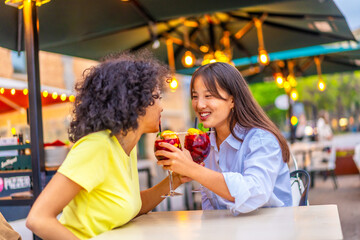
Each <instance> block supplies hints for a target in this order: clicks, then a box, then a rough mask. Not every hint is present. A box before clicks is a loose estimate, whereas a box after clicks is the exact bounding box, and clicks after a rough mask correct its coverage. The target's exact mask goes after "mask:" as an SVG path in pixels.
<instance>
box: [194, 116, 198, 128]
mask: <svg viewBox="0 0 360 240" xmlns="http://www.w3.org/2000/svg"><path fill="white" fill-rule="evenodd" d="M197 120H198V119H197V117H195V124H194V128H197Z"/></svg>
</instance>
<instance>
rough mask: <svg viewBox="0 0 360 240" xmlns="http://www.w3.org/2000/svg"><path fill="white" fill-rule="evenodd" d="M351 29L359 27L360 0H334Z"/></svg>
mask: <svg viewBox="0 0 360 240" xmlns="http://www.w3.org/2000/svg"><path fill="white" fill-rule="evenodd" d="M334 2H335V3H336V5H337V6H338V8H339V9H340V11H341V12H342V14H343V15H344V16H345V18H346V21H347V22H348V24H349V27H350V29H351V30H356V29H359V28H360V0H334Z"/></svg>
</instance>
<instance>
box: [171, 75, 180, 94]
mask: <svg viewBox="0 0 360 240" xmlns="http://www.w3.org/2000/svg"><path fill="white" fill-rule="evenodd" d="M169 86H170V89H171V91H172V92H175V90H176V89H177V88H178V86H179V83H178V81H177V79H176V78H175V77H173V78H172V79H171V81H170V83H169Z"/></svg>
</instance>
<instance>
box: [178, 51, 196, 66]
mask: <svg viewBox="0 0 360 240" xmlns="http://www.w3.org/2000/svg"><path fill="white" fill-rule="evenodd" d="M195 60H196V59H195V55H194V54H193V53H192V52H191V51H186V52H185V54H184V56H183V57H182V58H181V62H182V64H183V66H184V67H187V68H190V67H193V66H194V64H195Z"/></svg>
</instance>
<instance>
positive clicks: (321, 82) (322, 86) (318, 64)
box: [314, 57, 326, 92]
mask: <svg viewBox="0 0 360 240" xmlns="http://www.w3.org/2000/svg"><path fill="white" fill-rule="evenodd" d="M314 62H315V65H316V71H317V74H318V76H319V81H318V84H317V85H318V89H319V90H320V91H321V92H323V91H324V90H325V88H326V84H325V82H324V80H323V79H322V76H321V62H320V57H314Z"/></svg>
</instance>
